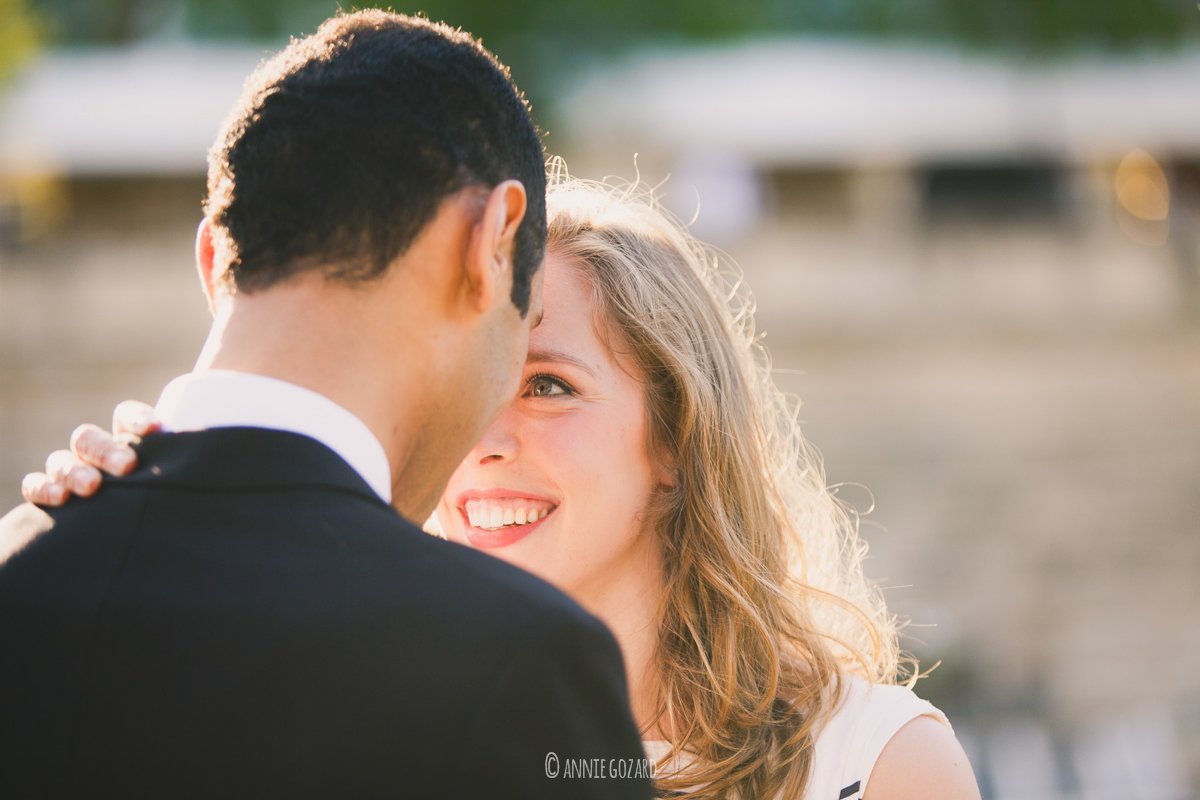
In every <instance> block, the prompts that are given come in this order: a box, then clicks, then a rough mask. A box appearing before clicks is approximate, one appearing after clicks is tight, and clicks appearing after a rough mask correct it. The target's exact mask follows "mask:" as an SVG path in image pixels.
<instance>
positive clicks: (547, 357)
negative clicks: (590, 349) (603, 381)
mask: <svg viewBox="0 0 1200 800" xmlns="http://www.w3.org/2000/svg"><path fill="white" fill-rule="evenodd" d="M544 361H556V362H560V363H565V364H572V365H574V366H576V367H579V368H580V369H581V370H583V371H584V372H586V373H587V374H589V375H591V376H593V377H595V375H596V371H595V370H594V369H592V368H591V367H590V366H589V365H588V363H587V362H586V361H584V360H583V359H581V358H577V357H576V356H573V355H571V354H570V353H564V352H563V351H562V350H546V349H539V350H530V351H529V354H528V355H526V356H525V363H526V364H535V363H539V362H544Z"/></svg>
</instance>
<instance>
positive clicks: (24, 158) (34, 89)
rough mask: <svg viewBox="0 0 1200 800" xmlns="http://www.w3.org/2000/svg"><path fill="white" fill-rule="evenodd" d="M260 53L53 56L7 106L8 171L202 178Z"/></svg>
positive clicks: (14, 89)
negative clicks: (223, 124) (213, 146)
mask: <svg viewBox="0 0 1200 800" xmlns="http://www.w3.org/2000/svg"><path fill="white" fill-rule="evenodd" d="M266 54H267V51H266V50H265V49H264V48H261V47H245V46H243V47H236V46H227V45H199V44H194V43H188V42H163V43H153V44H145V45H138V46H135V47H132V48H126V49H119V50H117V49H113V50H79V51H58V52H47V53H43V54H42V55H40V56H39V57H38V58H37V59H35V60H34V61H32V62H31V63H30V64H29V65H28V66H27V68H26V69H25V70H24V71H23V72H22V73H21V74H20V75H19V76H18V77H17V79H16V80H15V81H14V82H13V84H12V85H11V86H10V87H8V90H7V92H6V96H2V102H0V167H3V168H5V169H8V170H10V171H11V170H42V169H52V170H55V171H61V172H66V173H71V174H85V175H87V174H90V175H100V174H129V173H134V174H140V173H168V174H172V173H181V174H196V173H203V172H204V171H205V169H206V165H205V153H206V152H207V150H208V147H209V145H210V144H211V143H212V141H213V138H214V136H215V135H216V133H217V129H218V128H219V127H220V124H221V121H222V120H223V119H224V117H225V114H226V113H227V112H228V111H229V108H230V106H232V105H233V102H234V101H235V100H236V99H237V97H238V94H239V92H240V91H241V88H242V82H243V81H244V80H245V79H246V76H247V75H248V74H249V73H250V71H251V70H253V69H254V67H255V66H257V65H258V63H259V62H260V61H261V60H262V59H263V57H264V56H265V55H266Z"/></svg>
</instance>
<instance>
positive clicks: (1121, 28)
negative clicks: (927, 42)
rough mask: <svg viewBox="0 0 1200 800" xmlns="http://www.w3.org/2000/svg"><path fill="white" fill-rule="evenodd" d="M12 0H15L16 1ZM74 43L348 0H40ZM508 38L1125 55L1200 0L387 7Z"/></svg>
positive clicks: (314, 17)
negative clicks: (728, 40)
mask: <svg viewBox="0 0 1200 800" xmlns="http://www.w3.org/2000/svg"><path fill="white" fill-rule="evenodd" d="M15 4H17V3H15V0H5V3H4V6H5V7H7V6H10V5H15ZM34 4H35V5H36V6H37V7H38V8H39V9H41V10H42V11H43V12H44V13H45V14H46V15H47V16H48V17H49V18H50V19H52V20H53V21H54V23H55V27H54V30H55V32H56V33H57V35H58V36H59V37H60V38H61V39H63V40H66V41H75V42H121V41H129V40H131V39H135V38H139V37H141V36H145V35H148V34H152V33H155V32H158V31H160V30H162V29H163V28H168V29H171V28H174V29H177V30H179V31H181V32H188V33H192V34H198V35H213V36H223V37H242V38H272V37H276V36H279V35H282V34H292V33H300V32H303V31H306V30H309V29H311V27H312V26H313V25H314V24H315V23H316V22H317V21H319V20H320V19H322V18H324V17H326V16H329V15H330V14H332V13H334V12H335V11H337V10H338V8H339V7H340V8H354V7H360V6H365V5H373V4H371V3H346V2H337V0H34ZM380 5H384V6H390V7H392V8H394V9H396V10H397V11H404V12H408V13H426V14H427V15H428V16H430V17H432V18H437V19H445V20H447V21H449V22H452V23H455V24H459V25H463V26H465V27H467V28H469V29H470V30H471V31H472V32H474V33H476V34H478V35H480V36H483V37H484V38H493V39H497V40H500V41H506V40H507V41H513V40H525V41H528V40H531V39H534V38H536V37H538V36H554V37H562V38H564V39H567V40H569V41H571V42H572V45H573V46H574V47H581V48H585V49H586V48H590V47H597V46H603V45H607V44H612V43H625V42H632V41H637V40H640V39H644V38H663V37H669V38H681V39H694V38H720V37H727V36H736V35H739V34H752V33H786V32H825V33H858V34H863V33H865V34H874V35H896V36H910V37H932V38H937V39H949V40H956V41H965V42H969V43H972V44H978V45H983V46H996V47H1004V48H1015V49H1020V50H1027V51H1033V52H1054V51H1057V50H1062V49H1074V48H1079V47H1082V48H1088V49H1092V48H1094V49H1100V50H1120V49H1127V48H1133V47H1139V46H1143V45H1157V44H1173V43H1177V42H1179V41H1180V40H1182V39H1184V38H1188V37H1197V36H1200V11H1198V10H1197V7H1196V4H1195V3H1194V2H1192V0H653V2H647V0H571V1H570V2H563V0H522V1H521V2H519V3H496V2H494V1H493V0H417V1H416V2H407V3H406V2H392V3H387V2H383V3H380Z"/></svg>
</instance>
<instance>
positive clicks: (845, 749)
mask: <svg viewBox="0 0 1200 800" xmlns="http://www.w3.org/2000/svg"><path fill="white" fill-rule="evenodd" d="M843 686H844V689H843V692H842V702H841V704H840V705H839V706H838V707H837V708H836V710H835V711H834V713H833V715H832V716H831V717H830V718H829V720H828V721H827V722H826V723H825V725H824V727H822V728H821V729H820V731H819V732H818V733H817V738H816V742H815V743H814V750H813V766H812V773H811V775H810V777H809V781H808V786H807V788H806V789H805V791H804V797H803V798H783V797H776V798H773V800H861V798H862V796H863V792H865V791H866V789H867V781H868V780H869V779H870V777H871V770H872V769H874V767H875V762H876V761H877V760H878V759H879V754H880V753H882V752H883V748H884V747H886V746H887V743H888V742H889V741H891V739H892V737H893V736H895V735H896V732H897V731H899V730H900V729H901V728H903V727H904V726H905V725H906V724H908V723H909V722H911V721H912V720H914V719H916V718H917V717H922V716H928V717H933V718H934V719H936V720H938V721H939V722H941V723H943V724H944V725H946V726H947V727H949V726H950V722H949V720H947V719H946V715H945V714H943V713H942V712H941V711H939V710H938V709H937V708H936V707H935V706H933V705H932V704H931V703H929V702H927V701H925V700H922V699H921V698H919V697H917V696H916V694H914V693H913V691H912V690H911V689H907V688H905V687H903V686H880V685H872V684H871V683H868V682H867V681H865V680H863V679H862V678H857V677H846V678H845V679H844V680H843ZM642 746H643V747H644V748H645V750H646V756H647V758H649V759H650V760H651V761H655V762H657V761H658V759H660V758H662V757H663V756H665V755H666V754H667V752H668V751H670V749H671V745H670V743H668V742H665V741H661V740H655V739H649V740H645V741H643V742H642ZM691 761H692V758H691V757H690V756H688V755H687V754H683V755H679V756H676V757H675V759H674V760H673V761H672V762H671V763H669V764H667V765H665V766H664V767H663V768H660V769H659V770H658V772H657V774H659V775H663V774H669V773H671V772H674V771H677V770H679V769H681V768H683V767H685V766H687V765H688V764H690V763H691Z"/></svg>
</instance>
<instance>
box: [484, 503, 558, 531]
mask: <svg viewBox="0 0 1200 800" xmlns="http://www.w3.org/2000/svg"><path fill="white" fill-rule="evenodd" d="M555 508H557V506H555V505H554V504H553V503H549V502H546V501H543V500H533V499H531V498H528V497H507V498H495V499H482V498H473V499H471V500H468V501H467V502H466V503H464V504H463V513H464V514H465V515H466V517H467V522H468V523H469V524H470V526H471V527H472V528H478V529H480V530H484V531H495V530H501V529H503V528H507V527H513V526H519V525H528V524H530V523H533V522H537V521H538V520H541V519H545V518H546V517H547V516H549V515H550V513H551V512H553V511H554V509H555Z"/></svg>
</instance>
